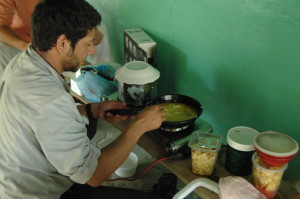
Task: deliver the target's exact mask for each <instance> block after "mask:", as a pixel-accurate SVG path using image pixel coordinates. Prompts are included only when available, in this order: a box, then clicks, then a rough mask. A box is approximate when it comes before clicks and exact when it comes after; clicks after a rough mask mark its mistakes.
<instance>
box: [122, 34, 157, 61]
mask: <svg viewBox="0 0 300 199" xmlns="http://www.w3.org/2000/svg"><path fill="white" fill-rule="evenodd" d="M155 50H156V42H155V41H154V40H153V39H152V38H151V37H150V36H149V35H147V34H146V33H145V32H144V31H143V30H142V29H141V28H132V29H125V30H124V64H126V63H128V62H131V61H144V62H147V63H148V64H150V65H152V66H155V63H156V62H155Z"/></svg>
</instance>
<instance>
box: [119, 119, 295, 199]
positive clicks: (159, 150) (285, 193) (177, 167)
mask: <svg viewBox="0 0 300 199" xmlns="http://www.w3.org/2000/svg"><path fill="white" fill-rule="evenodd" d="M128 122H129V121H125V122H120V123H114V125H115V126H116V127H117V128H118V129H120V130H121V131H123V130H124V129H125V128H126V126H127V124H128ZM163 140H165V139H164V138H163V137H162V135H161V134H159V133H157V132H156V131H151V132H147V133H145V134H144V135H143V136H142V137H141V139H140V140H139V142H138V144H139V145H140V146H141V147H142V148H143V149H144V150H145V151H147V152H148V153H149V154H150V155H152V156H153V157H154V158H156V159H160V158H163V157H166V156H168V154H167V152H166V151H165V148H164V147H165V144H166V143H164V141H163ZM225 158H226V147H221V150H220V151H219V154H218V159H217V162H216V165H215V170H214V172H213V174H212V175H211V176H200V175H196V174H194V173H193V172H192V170H191V167H192V166H191V157H189V158H187V159H184V160H176V161H172V160H165V161H162V162H160V163H161V164H162V165H163V166H164V167H165V168H167V169H168V170H169V171H170V172H172V173H174V174H175V175H176V176H177V177H178V178H179V179H180V180H181V181H182V182H184V183H185V184H188V183H189V182H191V181H193V180H195V179H197V178H201V177H204V178H209V179H211V180H213V181H215V182H218V181H219V179H220V178H221V177H226V176H232V174H230V173H229V172H228V171H227V170H226V169H225ZM244 178H245V179H246V180H248V181H249V182H251V183H252V179H251V175H249V176H245V177H244ZM195 192H196V193H197V194H198V195H199V196H200V197H201V198H203V199H219V196H218V195H217V194H216V193H214V192H212V191H210V190H208V189H206V188H203V187H198V188H197V189H196V190H195ZM295 195H297V191H296V190H295V188H294V187H293V186H292V184H291V183H290V182H286V181H283V180H282V182H281V185H280V187H279V190H278V194H277V196H276V199H292V198H293V197H294V196H295Z"/></svg>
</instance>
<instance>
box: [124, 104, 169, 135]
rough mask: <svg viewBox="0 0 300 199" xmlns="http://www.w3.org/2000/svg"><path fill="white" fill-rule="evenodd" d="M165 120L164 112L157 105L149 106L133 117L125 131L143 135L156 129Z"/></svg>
mask: <svg viewBox="0 0 300 199" xmlns="http://www.w3.org/2000/svg"><path fill="white" fill-rule="evenodd" d="M165 119H166V112H165V111H164V109H163V108H162V107H161V106H159V105H153V106H149V107H147V108H145V109H143V110H142V111H141V112H140V113H139V114H137V115H136V116H135V118H134V119H133V121H132V122H131V123H130V124H129V127H128V129H127V131H133V132H136V133H140V134H144V133H146V132H148V131H152V130H154V129H158V128H159V127H160V126H161V124H162V122H163V121H165Z"/></svg>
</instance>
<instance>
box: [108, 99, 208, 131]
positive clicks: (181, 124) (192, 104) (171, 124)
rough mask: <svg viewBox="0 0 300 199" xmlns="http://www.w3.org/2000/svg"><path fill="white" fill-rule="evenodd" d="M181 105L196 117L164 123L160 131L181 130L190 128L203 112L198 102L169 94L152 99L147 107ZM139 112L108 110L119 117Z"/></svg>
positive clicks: (133, 110)
mask: <svg viewBox="0 0 300 199" xmlns="http://www.w3.org/2000/svg"><path fill="white" fill-rule="evenodd" d="M172 102H173V103H182V104H186V105H188V106H190V107H191V108H193V109H194V110H195V111H196V114H197V116H196V117H195V118H192V119H189V120H184V121H178V122H170V121H164V122H163V123H162V125H161V128H162V129H165V128H167V129H168V128H171V129H176V128H182V127H186V126H190V125H191V124H192V123H193V122H194V121H195V120H196V119H197V118H198V117H199V116H200V115H201V114H202V112H203V107H202V105H201V103H200V102H198V101H197V100H196V99H194V98H192V97H189V96H186V95H179V94H169V95H162V96H159V97H157V98H155V99H153V100H152V101H151V102H149V103H148V104H147V106H148V105H154V104H161V103H172ZM139 111H140V110H135V109H132V108H129V109H115V110H109V111H108V112H110V113H112V114H120V115H136V114H137V113H138V112H139Z"/></svg>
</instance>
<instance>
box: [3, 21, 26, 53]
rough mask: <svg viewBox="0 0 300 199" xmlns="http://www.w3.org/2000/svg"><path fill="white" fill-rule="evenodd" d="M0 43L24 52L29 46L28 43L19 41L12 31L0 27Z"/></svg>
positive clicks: (5, 27)
mask: <svg viewBox="0 0 300 199" xmlns="http://www.w3.org/2000/svg"><path fill="white" fill-rule="evenodd" d="M0 42H3V43H5V44H7V45H9V46H12V47H14V48H17V49H19V50H25V49H26V48H27V47H28V46H29V45H30V42H27V41H24V40H23V39H21V38H20V37H19V36H18V35H17V34H16V33H15V32H14V31H13V30H11V29H10V28H9V27H7V26H0Z"/></svg>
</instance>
